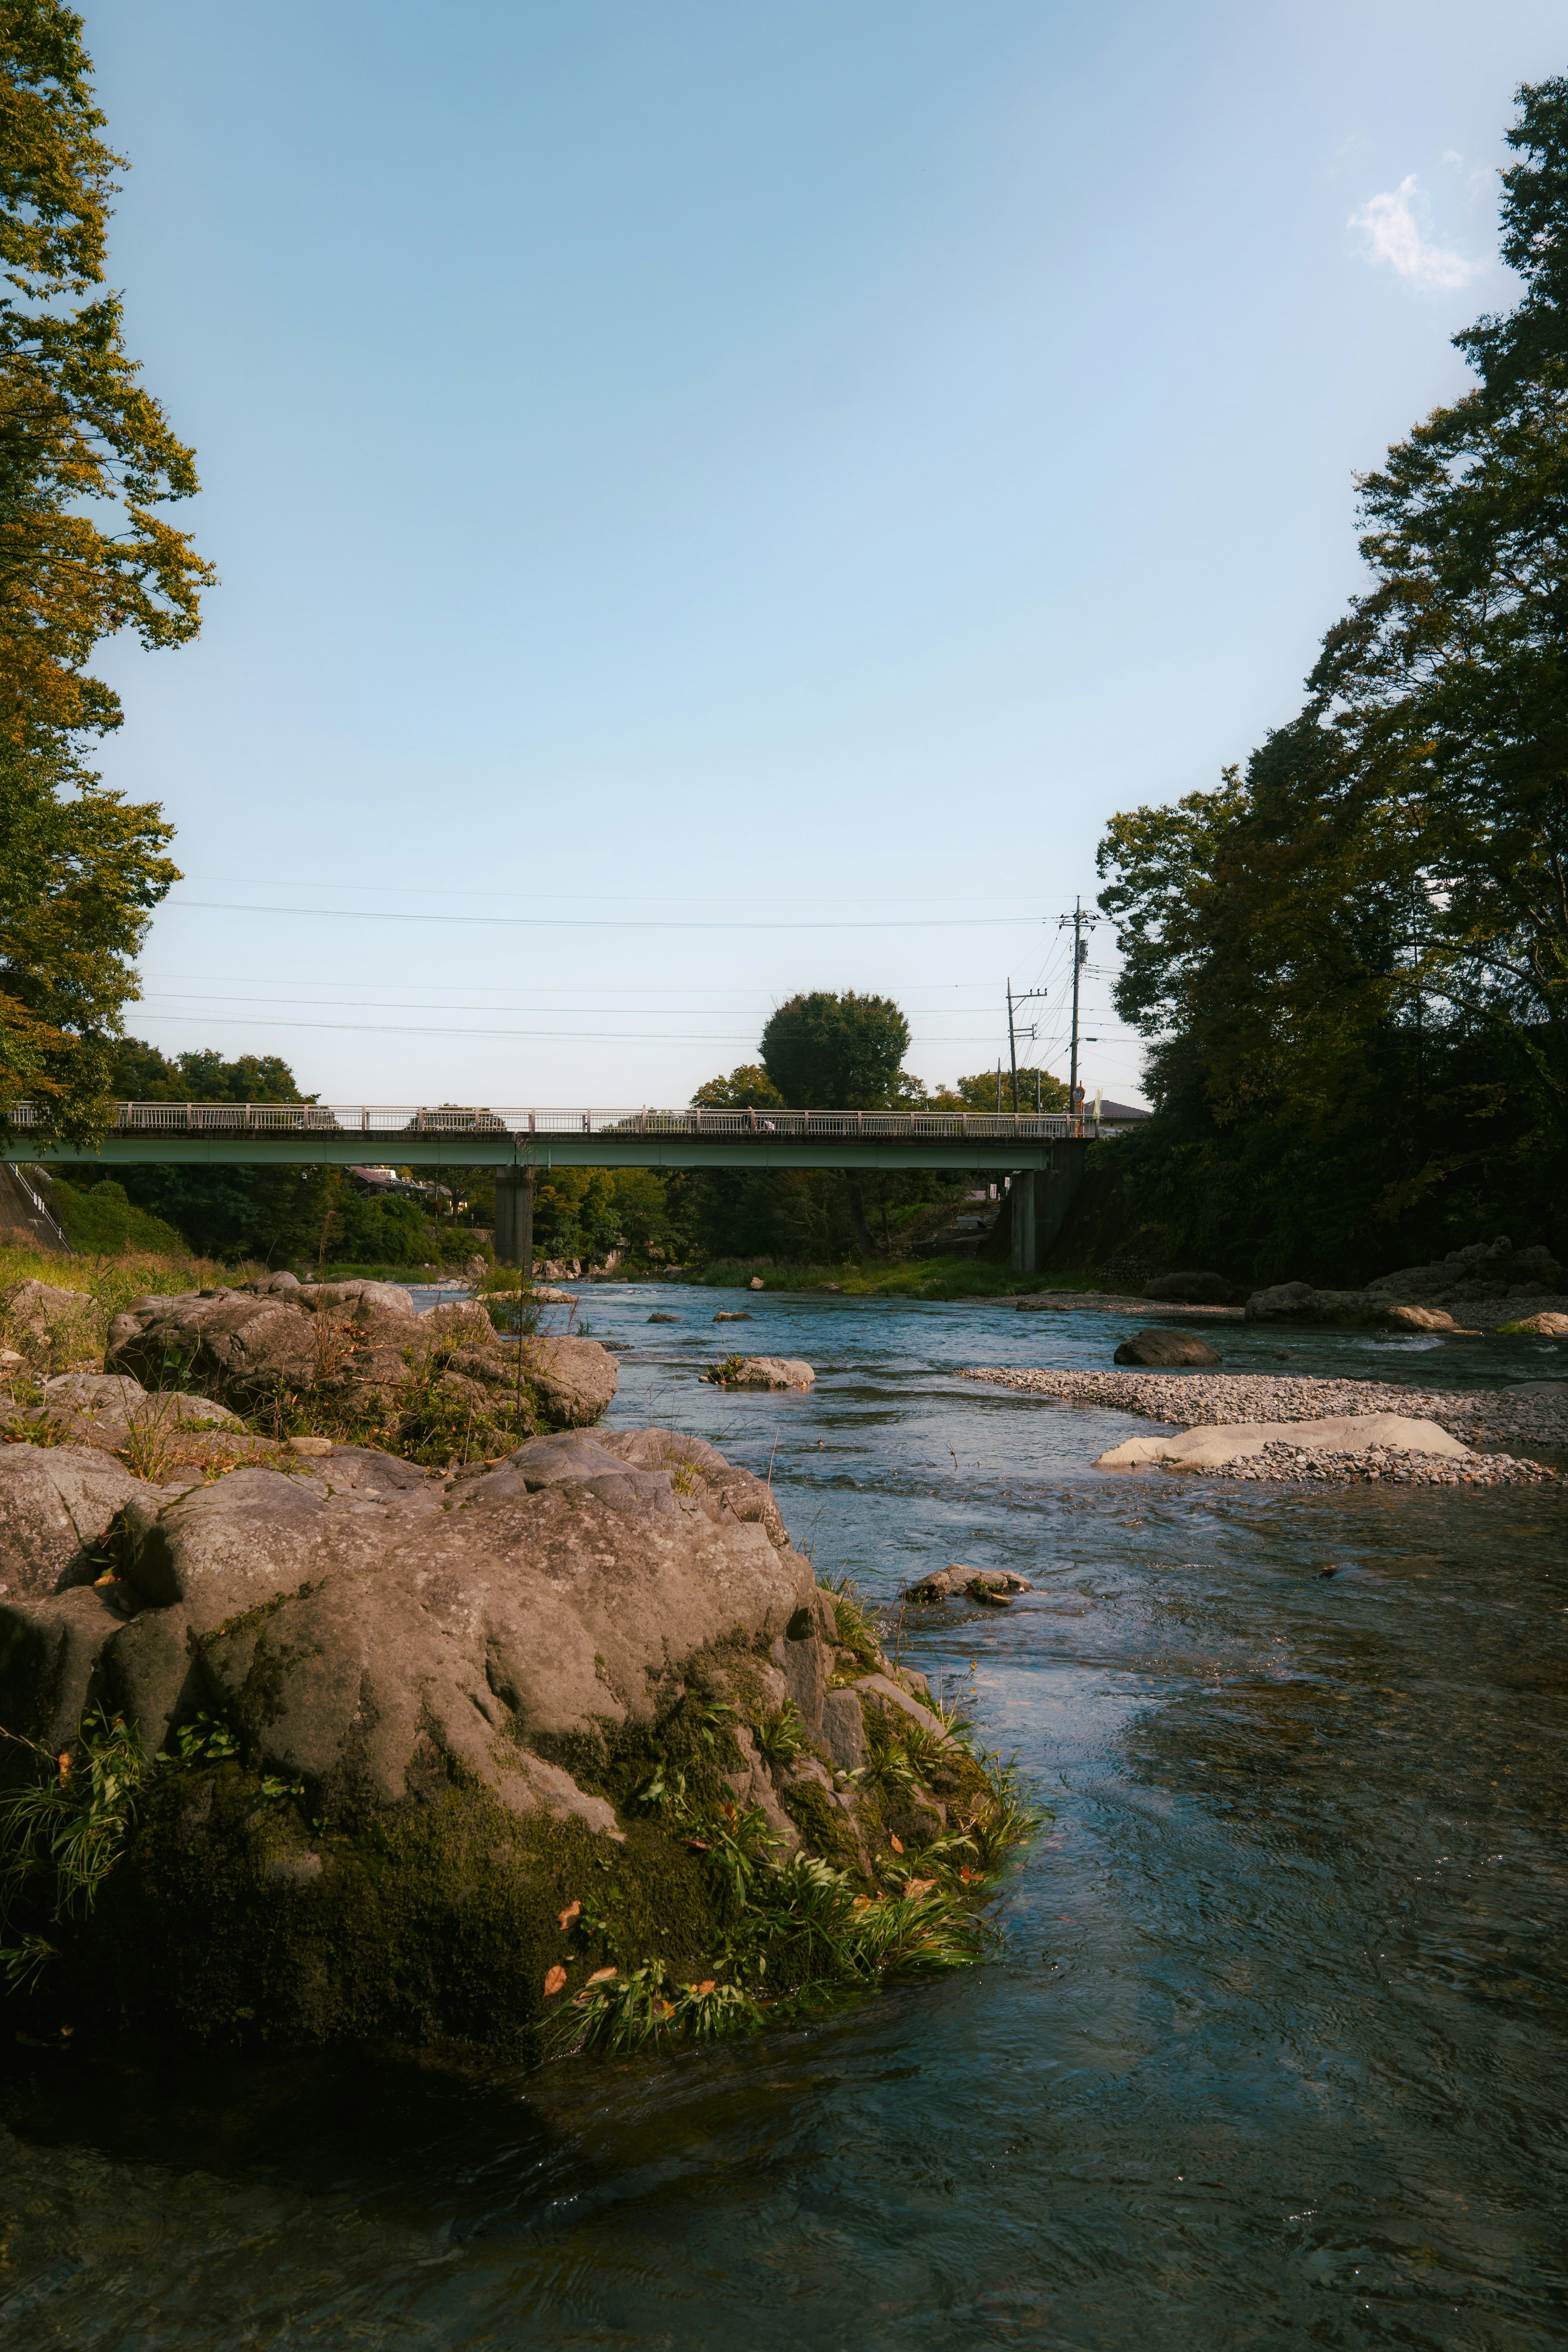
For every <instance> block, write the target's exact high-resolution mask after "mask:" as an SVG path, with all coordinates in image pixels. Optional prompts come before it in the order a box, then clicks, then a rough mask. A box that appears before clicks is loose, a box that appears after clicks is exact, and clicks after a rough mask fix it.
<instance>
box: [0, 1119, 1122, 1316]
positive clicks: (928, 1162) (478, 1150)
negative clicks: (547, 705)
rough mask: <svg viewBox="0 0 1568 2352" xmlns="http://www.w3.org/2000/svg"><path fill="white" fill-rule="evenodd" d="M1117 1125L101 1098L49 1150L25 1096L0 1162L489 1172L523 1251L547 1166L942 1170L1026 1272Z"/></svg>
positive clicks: (501, 1243)
mask: <svg viewBox="0 0 1568 2352" xmlns="http://www.w3.org/2000/svg"><path fill="white" fill-rule="evenodd" d="M1131 1124H1132V1122H1131V1120H1130V1119H1126V1118H1120V1119H1118V1118H1103V1119H1096V1118H1092V1117H1088V1116H1085V1115H1083V1114H1070V1113H1067V1112H1062V1111H1055V1112H1049V1111H1047V1112H1043V1113H1042V1112H1035V1111H996V1112H990V1111H964V1112H956V1111H947V1110H923V1109H911V1110H864V1111H860V1110H697V1109H683V1110H656V1109H650V1108H648V1107H647V1105H644V1106H643V1107H642V1108H639V1109H637V1110H628V1109H620V1110H547V1109H539V1108H526V1109H515V1108H490V1107H489V1106H488V1105H486V1106H481V1107H473V1108H464V1107H459V1106H453V1105H451V1104H448V1103H442V1104H439V1105H430V1104H384V1103H380V1104H372V1103H353V1104H348V1103H321V1102H310V1103H198V1102H188V1103H166V1102H158V1103H132V1102H126V1103H117V1104H116V1105H115V1106H114V1107H113V1110H112V1113H111V1115H110V1118H109V1120H108V1123H107V1125H106V1128H105V1130H104V1132H103V1135H102V1137H101V1138H100V1141H99V1142H98V1143H97V1145H96V1146H95V1147H94V1148H93V1149H91V1150H87V1149H84V1148H82V1147H80V1146H78V1145H74V1144H68V1143H63V1142H61V1141H60V1140H59V1139H58V1138H56V1137H55V1136H53V1135H52V1134H51V1133H50V1132H49V1129H48V1126H47V1119H46V1118H43V1117H40V1116H39V1115H38V1113H37V1111H36V1110H35V1107H34V1106H33V1105H32V1104H30V1103H18V1104H17V1105H16V1106H15V1108H13V1110H12V1111H11V1114H10V1117H9V1119H8V1120H7V1121H6V1122H5V1124H4V1125H3V1126H0V1160H12V1161H24V1162H33V1163H37V1164H39V1165H47V1166H51V1167H55V1168H58V1170H59V1172H60V1173H61V1174H62V1175H65V1174H67V1173H68V1172H70V1171H73V1170H74V1171H79V1172H85V1171H89V1170H90V1171H92V1172H94V1173H95V1174H101V1173H104V1172H106V1171H108V1170H109V1169H111V1168H115V1167H122V1166H125V1165H128V1164H130V1163H131V1162H132V1161H137V1160H162V1161H164V1162H175V1163H179V1164H182V1165H184V1166H198V1167H211V1166H234V1165H237V1164H242V1163H247V1162H248V1163H251V1164H256V1165H262V1166H272V1167H276V1166H279V1165H292V1166H300V1165H321V1164H322V1163H326V1164H331V1165H336V1166H339V1167H356V1166H363V1165H365V1164H367V1163H369V1162H371V1161H373V1160H374V1161H376V1162H385V1161H389V1160H390V1161H392V1162H395V1164H396V1165H398V1166H400V1167H410V1166H418V1167H427V1168H430V1167H434V1168H443V1167H444V1168H453V1167H458V1168H473V1167H493V1168H494V1169H495V1170H496V1171H497V1175H498V1181H497V1185H496V1254H497V1255H498V1256H499V1257H500V1258H501V1259H502V1260H503V1261H504V1262H506V1263H507V1264H510V1265H531V1259H532V1226H533V1185H534V1180H535V1177H536V1175H537V1174H538V1173H540V1172H542V1171H548V1170H549V1169H551V1168H838V1169H843V1170H857V1169H865V1170H871V1169H892V1168H946V1169H951V1170H953V1171H958V1170H964V1171H974V1172H976V1173H978V1174H986V1175H1007V1176H1010V1177H1012V1178H1013V1179H1014V1180H1015V1181H1014V1182H1013V1183H1012V1185H1011V1186H1010V1188H1009V1190H1010V1196H1011V1200H1012V1221H1013V1253H1012V1255H1013V1262H1014V1263H1013V1270H1014V1272H1015V1273H1017V1274H1032V1273H1035V1272H1037V1270H1038V1265H1039V1262H1040V1259H1041V1257H1042V1256H1043V1254H1044V1252H1045V1251H1046V1249H1047V1248H1048V1247H1049V1245H1050V1243H1051V1241H1052V1240H1054V1238H1055V1236H1056V1234H1057V1232H1058V1230H1059V1228H1060V1225H1061V1222H1062V1219H1063V1218H1064V1217H1065V1215H1066V1214H1067V1210H1068V1203H1069V1202H1070V1201H1071V1198H1072V1195H1073V1193H1074V1192H1076V1191H1077V1189H1078V1180H1079V1175H1080V1174H1081V1172H1082V1167H1083V1157H1084V1152H1085V1150H1086V1149H1087V1147H1088V1145H1089V1143H1090V1142H1093V1141H1096V1140H1098V1139H1100V1138H1102V1137H1108V1136H1110V1135H1113V1134H1116V1133H1118V1132H1119V1131H1120V1130H1121V1128H1123V1127H1124V1126H1130V1125H1131Z"/></svg>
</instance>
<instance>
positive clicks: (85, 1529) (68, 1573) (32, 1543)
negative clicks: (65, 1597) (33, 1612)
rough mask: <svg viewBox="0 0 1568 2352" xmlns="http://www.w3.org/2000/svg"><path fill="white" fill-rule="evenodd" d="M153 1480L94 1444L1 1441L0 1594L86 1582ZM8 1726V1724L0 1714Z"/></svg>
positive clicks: (40, 1595) (33, 1595)
mask: <svg viewBox="0 0 1568 2352" xmlns="http://www.w3.org/2000/svg"><path fill="white" fill-rule="evenodd" d="M156 1492H157V1489H156V1488H154V1487H150V1486H147V1485H146V1484H145V1483H144V1481H143V1480H142V1479H140V1478H137V1477H133V1476H132V1473H131V1472H130V1471H129V1470H127V1469H126V1468H125V1466H124V1465H123V1464H122V1463H119V1462H116V1461H114V1460H113V1459H112V1458H111V1457H110V1455H108V1454H103V1453H100V1452H98V1451H97V1450H96V1449H92V1448H88V1447H81V1448H75V1447H71V1446H65V1445H30V1444H19V1445H7V1446H6V1447H5V1450H4V1452H3V1453H0V1601H8V1602H16V1601H42V1600H44V1599H45V1598H46V1597H47V1596H48V1595H49V1594H51V1593H55V1592H60V1591H66V1590H68V1589H69V1588H71V1587H74V1586H76V1585H79V1584H92V1583H93V1582H95V1581H96V1580H97V1579H98V1578H99V1577H100V1576H101V1575H103V1574H104V1572H105V1570H106V1569H107V1568H108V1567H109V1565H110V1561H109V1558H108V1547H109V1541H110V1529H111V1528H112V1527H113V1525H114V1523H115V1520H116V1517H118V1515H119V1513H120V1512H121V1511H122V1510H123V1509H124V1507H125V1506H126V1505H127V1504H128V1503H130V1502H132V1501H133V1500H134V1499H135V1498H136V1497H138V1496H150V1495H153V1494H155V1493H156ZM0 1722H4V1723H5V1725H6V1727H7V1729H10V1728H12V1726H11V1724H10V1720H9V1718H8V1717H5V1716H4V1715H0Z"/></svg>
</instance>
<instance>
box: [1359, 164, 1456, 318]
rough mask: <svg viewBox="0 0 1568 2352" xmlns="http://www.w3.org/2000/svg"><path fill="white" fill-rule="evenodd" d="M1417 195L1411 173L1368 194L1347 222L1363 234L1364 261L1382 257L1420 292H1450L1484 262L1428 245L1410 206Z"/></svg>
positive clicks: (1415, 200)
mask: <svg viewBox="0 0 1568 2352" xmlns="http://www.w3.org/2000/svg"><path fill="white" fill-rule="evenodd" d="M1419 197H1420V191H1419V189H1418V188H1417V186H1416V184H1415V173H1411V174H1410V176H1409V178H1408V179H1405V180H1401V182H1400V183H1399V185H1398V187H1397V188H1394V189H1392V190H1390V191H1388V192H1387V193H1386V194H1383V195H1381V196H1373V197H1372V198H1371V200H1370V201H1369V202H1368V204H1367V205H1366V207H1365V209H1364V210H1363V211H1362V212H1359V213H1352V215H1351V219H1350V226H1351V227H1352V228H1359V229H1360V230H1361V231H1362V232H1363V235H1364V236H1365V238H1366V256H1365V257H1366V259H1367V260H1368V261H1386V262H1387V263H1388V264H1389V266H1390V267H1391V268H1393V269H1394V270H1396V271H1397V272H1398V274H1399V276H1400V277H1401V278H1409V280H1410V282H1411V284H1412V285H1413V286H1419V287H1420V288H1421V289H1422V290H1423V291H1424V292H1426V293H1436V294H1451V293H1452V292H1453V291H1454V290H1455V289H1456V288H1457V287H1460V286H1467V285H1468V283H1469V281H1470V279H1471V278H1477V277H1479V275H1480V272H1481V271H1482V269H1483V268H1485V267H1486V265H1485V263H1484V262H1480V261H1467V260H1466V259H1465V257H1464V255H1463V254H1462V253H1450V252H1449V251H1448V249H1447V247H1446V246H1441V245H1428V243H1427V242H1426V238H1425V236H1423V235H1422V233H1421V226H1420V223H1419V222H1418V221H1417V220H1416V217H1415V209H1414V202H1418V201H1419ZM1413 200H1414V201H1413Z"/></svg>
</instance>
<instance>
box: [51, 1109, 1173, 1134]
mask: <svg viewBox="0 0 1568 2352" xmlns="http://www.w3.org/2000/svg"><path fill="white" fill-rule="evenodd" d="M10 1117H11V1123H12V1125H13V1126H14V1127H16V1128H17V1129H34V1128H37V1126H39V1124H40V1122H38V1121H37V1119H36V1118H35V1116H34V1111H33V1106H32V1104H31V1103H17V1104H16V1106H15V1108H13V1110H12V1112H11V1114H10ZM1131 1123H1132V1122H1131V1121H1130V1120H1113V1119H1096V1118H1094V1117H1093V1115H1092V1113H1080V1114H1079V1115H1078V1116H1076V1117H1075V1116H1073V1115H1071V1114H1070V1113H1068V1112H1066V1111H1047V1112H1042V1113H1035V1112H1032V1111H1016V1112H1014V1111H997V1112H992V1111H969V1112H964V1113H963V1114H960V1113H957V1112H953V1111H942V1110H912V1111H890V1110H650V1109H648V1108H647V1107H646V1106H645V1107H644V1108H641V1109H639V1110H541V1109H537V1108H531V1109H511V1108H500V1109H493V1110H492V1109H491V1108H489V1107H488V1106H485V1107H482V1108H459V1107H457V1106H454V1105H452V1104H450V1103H440V1104H414V1103H407V1104H401V1103H353V1104H350V1103H198V1102H188V1103H161V1102H160V1103H134V1102H126V1103H120V1104H117V1105H116V1107H115V1114H114V1117H113V1118H112V1119H111V1120H110V1124H109V1132H110V1134H111V1135H149V1134H156V1135H352V1134H355V1133H358V1134H363V1135H365V1136H382V1137H385V1138H387V1139H392V1138H393V1137H395V1136H399V1135H450V1136H463V1135H517V1136H523V1135H530V1136H546V1137H548V1136H566V1135H572V1136H584V1135H603V1136H605V1137H611V1136H613V1137H614V1138H615V1139H616V1141H617V1142H622V1143H624V1142H626V1141H627V1140H628V1139H631V1138H632V1137H635V1136H641V1135H647V1136H650V1137H659V1136H677V1135H679V1136H685V1137H690V1138H694V1139H701V1138H702V1137H704V1136H710V1137H711V1138H712V1139H713V1140H714V1141H715V1142H718V1141H721V1140H722V1141H725V1142H733V1141H735V1140H736V1139H744V1138H746V1137H749V1136H754V1137H755V1138H756V1139H757V1140H758V1142H759V1143H787V1142H789V1141H791V1140H792V1139H795V1140H797V1141H806V1140H809V1139H824V1140H827V1139H831V1140H833V1141H836V1142H849V1143H853V1142H866V1143H887V1142H913V1141H920V1142H946V1143H967V1142H974V1143H1008V1142H1013V1141H1015V1140H1016V1141H1018V1142H1020V1143H1024V1142H1046V1141H1049V1140H1051V1139H1057V1138H1060V1137H1069V1138H1088V1139H1094V1138H1096V1137H1099V1136H1102V1135H1110V1134H1114V1133H1116V1132H1118V1131H1119V1130H1120V1129H1121V1127H1123V1126H1128V1125H1131Z"/></svg>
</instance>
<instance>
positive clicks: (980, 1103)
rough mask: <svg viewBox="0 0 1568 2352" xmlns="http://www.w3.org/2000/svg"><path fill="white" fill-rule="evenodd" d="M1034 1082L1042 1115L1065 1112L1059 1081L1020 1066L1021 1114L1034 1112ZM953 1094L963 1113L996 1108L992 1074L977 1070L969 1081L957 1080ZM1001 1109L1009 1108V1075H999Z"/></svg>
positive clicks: (1065, 1101)
mask: <svg viewBox="0 0 1568 2352" xmlns="http://www.w3.org/2000/svg"><path fill="white" fill-rule="evenodd" d="M1037 1079H1038V1081H1039V1089H1040V1108H1041V1109H1042V1110H1043V1111H1047V1110H1066V1108H1067V1107H1068V1090H1067V1087H1066V1086H1065V1084H1064V1083H1063V1081H1062V1080H1061V1079H1060V1078H1054V1077H1052V1076H1051V1074H1050V1072H1049V1070H1037V1069H1036V1068H1035V1066H1034V1065H1033V1064H1032V1063H1031V1064H1030V1066H1028V1068H1025V1067H1024V1066H1023V1065H1022V1064H1020V1065H1019V1068H1018V1108H1019V1109H1020V1110H1021V1111H1030V1112H1032V1111H1033V1110H1034V1108H1035V1082H1036V1080H1037ZM954 1091H955V1092H956V1094H957V1096H958V1099H959V1101H960V1103H961V1104H962V1105H963V1108H964V1109H965V1110H988V1111H994V1110H995V1109H996V1108H997V1103H996V1073H995V1071H994V1070H977V1071H976V1072H975V1074H974V1076H973V1077H969V1078H960V1079H959V1081H958V1083H957V1087H955V1089H954ZM1001 1108H1003V1110H1005V1111H1010V1110H1011V1109H1012V1108H1013V1080H1012V1073H1011V1072H1010V1071H1005V1072H1004V1073H1003V1076H1002V1102H1001Z"/></svg>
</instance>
